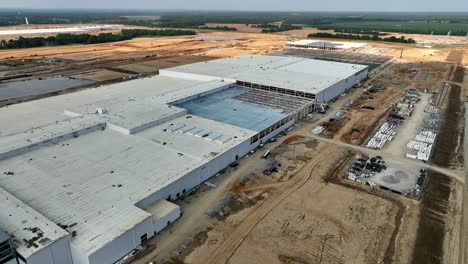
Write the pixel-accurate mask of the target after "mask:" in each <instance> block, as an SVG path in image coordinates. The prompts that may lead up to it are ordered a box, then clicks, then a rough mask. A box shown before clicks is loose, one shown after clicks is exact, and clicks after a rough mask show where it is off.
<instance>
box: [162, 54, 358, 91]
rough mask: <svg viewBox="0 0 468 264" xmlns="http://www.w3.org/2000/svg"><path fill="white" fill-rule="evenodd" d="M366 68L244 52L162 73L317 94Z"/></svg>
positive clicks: (166, 70)
mask: <svg viewBox="0 0 468 264" xmlns="http://www.w3.org/2000/svg"><path fill="white" fill-rule="evenodd" d="M366 68H367V66H366V65H359V64H349V63H340V62H331V61H323V60H314V59H307V58H298V57H282V56H268V55H262V56H260V55H240V56H236V57H230V58H224V59H218V60H213V61H206V62H200V63H195V64H189V65H183V66H178V67H174V68H170V69H165V70H161V71H160V72H161V74H162V75H167V76H177V73H182V74H195V75H204V76H211V77H212V79H213V80H215V79H225V80H231V81H232V80H240V81H246V82H252V83H258V84H262V85H269V86H275V87H279V88H285V89H291V90H296V91H302V92H307V93H313V94H317V93H319V92H321V91H322V90H324V89H327V88H328V87H330V86H332V85H333V84H335V83H337V82H339V81H341V80H343V79H346V78H348V77H350V76H351V75H353V74H355V73H358V72H359V71H361V70H364V69H366ZM181 77H185V78H191V76H190V75H181ZM195 79H196V78H195Z"/></svg>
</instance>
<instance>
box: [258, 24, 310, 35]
mask: <svg viewBox="0 0 468 264" xmlns="http://www.w3.org/2000/svg"><path fill="white" fill-rule="evenodd" d="M253 27H257V28H262V33H275V32H284V31H289V30H295V29H302V27H301V26H293V25H290V24H281V25H275V24H260V25H256V26H253Z"/></svg>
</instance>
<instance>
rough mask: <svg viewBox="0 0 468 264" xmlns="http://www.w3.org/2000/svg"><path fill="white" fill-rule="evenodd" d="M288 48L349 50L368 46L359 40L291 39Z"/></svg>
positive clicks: (287, 44)
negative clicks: (358, 41)
mask: <svg viewBox="0 0 468 264" xmlns="http://www.w3.org/2000/svg"><path fill="white" fill-rule="evenodd" d="M286 46H287V47H288V48H296V49H321V50H349V49H357V48H363V47H366V46H368V45H367V44H365V43H357V42H337V41H323V40H309V39H303V40H298V41H290V42H288V43H286Z"/></svg>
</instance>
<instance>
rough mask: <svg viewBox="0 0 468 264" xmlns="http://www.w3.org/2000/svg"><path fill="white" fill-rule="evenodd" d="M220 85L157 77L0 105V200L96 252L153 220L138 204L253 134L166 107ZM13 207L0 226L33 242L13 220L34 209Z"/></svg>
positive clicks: (4, 212)
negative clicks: (131, 230) (64, 228)
mask: <svg viewBox="0 0 468 264" xmlns="http://www.w3.org/2000/svg"><path fill="white" fill-rule="evenodd" d="M226 86H229V83H225V82H220V81H215V82H207V83H202V82H196V81H191V80H183V79H174V78H168V77H161V76H159V77H153V78H146V79H141V80H134V81H129V82H125V83H120V84H117V85H110V86H106V87H101V88H97V89H90V90H85V91H81V92H77V93H72V94H65V95H59V96H55V97H50V98H46V99H42V100H38V101H33V102H27V103H22V104H18V105H13V106H9V107H6V108H0V118H2V122H1V123H0V142H1V144H2V148H0V172H1V174H0V200H3V199H4V198H2V197H3V196H6V195H7V194H11V196H12V198H10V201H14V204H11V202H10V204H9V203H3V202H2V204H1V205H0V209H7V208H10V207H13V206H16V204H21V201H22V202H24V204H21V207H24V208H25V207H30V208H32V209H34V210H36V211H37V212H38V213H37V215H38V216H37V217H40V216H41V215H43V216H42V218H38V219H39V220H40V219H43V221H44V222H50V225H49V226H50V230H49V229H46V228H44V230H43V231H44V232H47V233H54V234H58V235H55V236H53V235H48V237H49V238H50V239H51V241H52V242H53V241H54V240H57V239H59V238H61V237H63V236H65V235H68V234H69V233H68V232H72V231H76V236H75V237H73V238H71V240H72V242H73V243H74V244H75V245H76V246H77V247H78V248H80V249H81V250H82V251H83V252H86V253H87V254H92V253H93V252H95V251H96V250H98V249H99V248H101V247H103V246H104V245H106V244H107V243H109V242H110V241H112V240H113V239H115V238H116V237H118V236H120V235H121V234H123V233H124V232H126V231H127V230H129V229H131V228H133V226H135V225H136V224H138V223H141V222H142V221H144V220H145V219H147V218H149V217H151V215H150V214H149V213H148V212H146V211H143V210H141V209H139V208H137V207H136V206H135V204H136V203H137V202H139V201H141V200H143V199H144V198H146V197H148V196H149V195H152V194H154V193H156V192H157V191H158V190H161V189H162V188H164V187H166V186H168V185H170V184H171V183H173V182H174V181H177V180H178V179H180V178H181V177H183V176H185V175H187V174H188V173H189V172H191V171H193V170H195V169H196V168H199V167H201V166H203V165H204V164H206V163H208V162H209V161H211V160H212V159H214V158H215V157H217V155H220V154H222V153H223V152H226V151H228V150H229V149H231V148H233V147H235V146H237V145H238V144H240V143H241V142H244V141H245V140H248V139H249V138H250V137H252V136H253V135H255V134H256V133H257V132H255V131H251V130H248V129H244V128H240V127H236V126H232V125H229V124H224V123H220V122H217V121H213V120H209V119H205V118H201V117H197V116H191V115H187V113H186V110H184V109H181V108H178V107H176V106H169V105H168V104H167V103H170V102H176V101H181V100H182V101H183V100H186V99H190V98H193V97H197V96H200V95H204V94H206V93H210V92H213V91H218V90H221V89H224V88H226ZM97 108H102V109H104V110H105V111H104V112H102V111H101V113H100V114H98V113H96V109H97ZM64 111H65V113H67V114H68V115H69V116H67V115H65V113H64ZM70 116H71V117H70ZM3 118H5V119H3ZM3 120H5V122H3ZM18 121H20V122H18ZM102 124H107V127H106V128H104V127H105V126H102ZM141 126H144V128H143V129H140V130H138V131H134V133H125V131H123V130H122V129H121V128H124V129H129V130H130V129H133V128H136V127H141ZM91 128H92V129H91ZM77 131H80V133H79V135H78V136H77V135H75V133H74V132H77ZM70 135H73V136H70ZM32 146H34V147H32ZM20 148H21V149H23V151H17V150H18V149H20ZM5 153H8V155H6V154H5ZM11 153H12V154H11ZM3 172H13V174H14V175H10V174H8V175H7V174H5V173H3ZM3 193H5V194H3ZM2 195H3V196H2ZM13 196H14V197H13ZM11 210H14V213H12V214H11V216H10V215H9V214H10V213H9V212H10V211H9V210H0V220H2V222H1V224H0V228H1V229H4V230H5V231H7V232H8V233H9V234H15V235H17V238H18V239H20V240H21V239H23V238H24V239H29V237H28V234H26V233H25V232H23V231H20V227H21V226H19V227H17V225H20V224H19V223H21V221H24V220H26V221H30V222H34V221H33V217H36V214H35V213H34V210H27V211H28V212H29V215H28V213H27V214H25V213H24V212H23V211H24V210H23V211H18V210H19V209H14V208H12V209H11ZM122 212H124V213H122ZM34 219H35V218H34ZM53 223H55V224H53ZM56 224H61V225H66V226H69V227H68V229H67V231H68V232H67V231H65V230H63V229H61V228H59V227H57V226H56ZM37 225H38V226H41V224H40V223H38V224H37ZM70 226H71V227H70ZM54 228H56V229H59V230H61V231H60V232H58V233H55V231H56V230H55V229H54ZM41 230H42V228H41ZM39 249H40V248H38V249H36V248H25V249H22V250H24V251H27V250H29V251H30V252H29V254H32V253H34V251H35V250H39ZM21 253H23V251H21ZM26 253H28V252H26ZM25 255H26V256H27V255H28V254H25Z"/></svg>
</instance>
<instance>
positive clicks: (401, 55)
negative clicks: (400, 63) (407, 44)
mask: <svg viewBox="0 0 468 264" xmlns="http://www.w3.org/2000/svg"><path fill="white" fill-rule="evenodd" d="M400 59H403V48H401V53H400Z"/></svg>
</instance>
